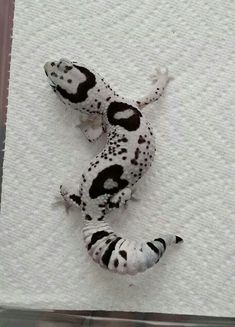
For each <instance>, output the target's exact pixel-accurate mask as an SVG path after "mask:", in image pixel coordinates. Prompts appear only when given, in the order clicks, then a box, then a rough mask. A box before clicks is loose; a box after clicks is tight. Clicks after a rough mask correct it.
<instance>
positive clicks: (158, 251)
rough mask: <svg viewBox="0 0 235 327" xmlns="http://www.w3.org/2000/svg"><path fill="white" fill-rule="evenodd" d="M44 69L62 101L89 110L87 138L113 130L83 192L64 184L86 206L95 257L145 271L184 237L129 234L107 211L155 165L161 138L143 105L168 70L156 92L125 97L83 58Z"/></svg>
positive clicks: (115, 267) (72, 199)
mask: <svg viewBox="0 0 235 327" xmlns="http://www.w3.org/2000/svg"><path fill="white" fill-rule="evenodd" d="M44 69H45V73H46V75H47V77H48V79H49V83H50V85H51V87H52V88H53V90H54V91H55V93H56V94H57V95H58V96H59V98H60V99H61V101H62V102H63V103H64V104H65V105H66V106H68V107H70V108H71V109H74V110H78V111H79V112H80V113H82V114H86V115H87V117H88V118H87V119H85V120H86V121H85V123H84V124H82V125H81V128H82V130H83V132H84V134H85V135H86V136H87V138H88V139H89V140H90V141H95V140H96V139H98V138H99V137H100V135H101V134H102V133H103V132H105V133H106V134H107V142H106V145H105V147H104V149H103V150H102V151H101V152H100V153H99V154H97V156H96V157H95V158H94V159H93V160H92V161H91V162H90V163H89V165H88V166H87V169H86V170H85V171H84V172H83V174H82V176H81V181H80V184H79V185H80V187H79V191H78V194H75V193H74V192H69V191H68V190H67V189H66V188H64V187H62V186H61V189H60V193H61V195H62V197H63V200H64V203H65V205H66V206H67V207H69V206H70V205H76V206H79V207H80V208H81V212H82V216H83V218H84V221H85V226H84V228H83V236H84V241H85V244H86V247H87V250H88V252H89V254H90V256H91V257H92V258H93V260H94V261H95V262H98V263H99V264H100V266H101V267H104V268H108V269H109V270H111V271H114V272H119V273H122V274H136V273H138V272H142V271H145V270H146V269H147V268H150V267H152V266H153V265H154V264H155V263H157V262H158V261H159V259H160V258H161V256H162V255H163V253H164V251H165V250H166V247H167V246H169V245H171V244H172V243H179V242H181V241H182V238H181V237H179V236H175V235H165V236H162V237H160V238H156V239H154V240H153V241H149V242H144V241H142V242H138V241H131V240H128V239H124V238H122V237H120V236H118V235H117V234H116V233H115V232H114V231H113V230H112V228H111V227H110V226H109V225H108V223H107V222H106V214H107V213H108V212H109V211H110V210H112V209H114V208H119V207H120V206H122V205H124V204H126V202H127V201H128V200H130V199H131V197H132V193H133V188H134V186H135V184H136V183H137V182H138V181H139V180H140V178H141V177H142V176H143V174H144V173H145V172H146V171H147V170H148V169H149V167H150V166H151V164H152V161H153V159H154V153H155V138H154V135H153V132H152V128H151V126H150V124H149V122H148V121H147V120H146V119H145V117H144V116H143V114H142V111H141V109H142V108H144V107H145V106H146V105H147V104H149V103H151V102H153V101H156V100H158V99H159V97H160V96H161V95H162V92H163V90H164V88H165V86H166V84H167V82H168V80H169V77H168V72H167V71H165V72H163V73H162V72H159V71H158V72H157V74H156V76H155V82H156V83H155V86H154V89H153V90H152V92H150V94H149V95H148V96H146V97H144V98H142V99H140V100H139V101H132V100H128V99H126V98H123V97H120V96H119V95H118V94H117V93H116V92H115V91H113V90H112V88H111V87H110V85H109V84H107V83H106V82H105V80H104V79H103V78H102V77H101V76H100V75H99V74H97V73H96V72H95V71H93V70H92V69H89V68H87V67H85V66H84V65H82V64H79V63H77V62H72V61H69V60H67V59H60V60H59V61H52V62H47V63H46V64H45V66H44ZM83 120H84V119H83ZM84 126H85V127H84Z"/></svg>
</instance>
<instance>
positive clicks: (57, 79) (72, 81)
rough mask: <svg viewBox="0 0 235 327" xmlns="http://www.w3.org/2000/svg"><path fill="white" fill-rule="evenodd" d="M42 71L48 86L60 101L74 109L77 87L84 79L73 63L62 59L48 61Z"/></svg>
mask: <svg viewBox="0 0 235 327" xmlns="http://www.w3.org/2000/svg"><path fill="white" fill-rule="evenodd" d="M44 71H45V73H46V76H47V78H48V82H49V84H50V86H51V87H52V89H53V91H54V92H55V93H56V94H57V95H58V96H59V98H60V100H61V101H62V102H63V103H64V104H68V105H70V106H73V107H76V104H77V102H76V95H77V89H78V85H79V84H80V83H81V82H82V81H83V79H84V77H83V76H82V74H81V72H80V71H79V70H78V69H77V67H76V65H75V62H72V61H70V60H68V59H64V58H62V59H60V60H59V61H48V62H46V63H45V65H44Z"/></svg>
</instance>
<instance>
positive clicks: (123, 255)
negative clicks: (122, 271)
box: [119, 250, 127, 260]
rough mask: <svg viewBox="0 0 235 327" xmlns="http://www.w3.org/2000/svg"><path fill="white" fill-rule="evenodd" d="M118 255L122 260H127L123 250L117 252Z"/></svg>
mask: <svg viewBox="0 0 235 327" xmlns="http://www.w3.org/2000/svg"><path fill="white" fill-rule="evenodd" d="M119 254H120V255H121V256H122V257H123V259H125V260H127V253H126V251H124V250H121V251H119Z"/></svg>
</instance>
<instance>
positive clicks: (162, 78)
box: [136, 69, 173, 109]
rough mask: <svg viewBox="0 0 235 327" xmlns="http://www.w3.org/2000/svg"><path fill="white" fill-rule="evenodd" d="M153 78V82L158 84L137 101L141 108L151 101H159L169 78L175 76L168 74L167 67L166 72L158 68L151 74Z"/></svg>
mask: <svg viewBox="0 0 235 327" xmlns="http://www.w3.org/2000/svg"><path fill="white" fill-rule="evenodd" d="M151 79H152V81H153V83H156V84H155V85H154V88H153V89H152V91H151V92H150V93H149V94H148V95H147V96H145V97H143V98H141V99H139V100H138V101H136V104H137V106H138V108H139V109H143V108H144V107H145V106H147V105H148V104H149V103H151V102H155V101H157V100H158V99H159V98H160V97H161V95H162V93H163V91H164V89H165V87H166V85H167V84H168V82H169V80H171V79H173V78H172V77H170V76H169V75H168V69H165V71H164V72H161V71H160V70H158V69H156V74H153V75H151Z"/></svg>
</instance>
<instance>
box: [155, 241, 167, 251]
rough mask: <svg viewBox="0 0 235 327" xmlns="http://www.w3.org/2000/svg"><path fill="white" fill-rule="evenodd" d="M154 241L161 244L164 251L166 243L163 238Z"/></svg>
mask: <svg viewBox="0 0 235 327" xmlns="http://www.w3.org/2000/svg"><path fill="white" fill-rule="evenodd" d="M154 241H157V242H160V243H162V245H163V248H164V251H165V250H166V242H165V241H164V239H163V238H156V239H155V240H154Z"/></svg>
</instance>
